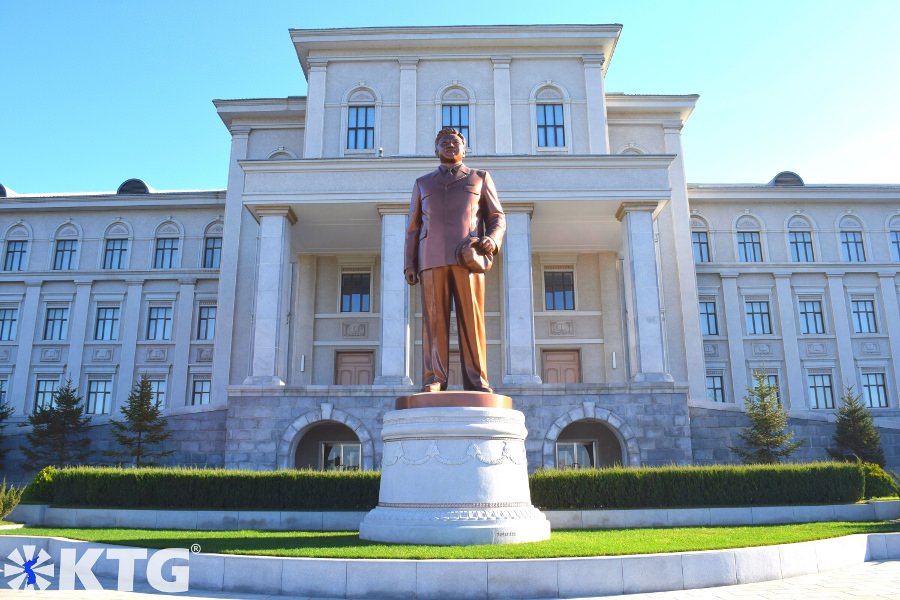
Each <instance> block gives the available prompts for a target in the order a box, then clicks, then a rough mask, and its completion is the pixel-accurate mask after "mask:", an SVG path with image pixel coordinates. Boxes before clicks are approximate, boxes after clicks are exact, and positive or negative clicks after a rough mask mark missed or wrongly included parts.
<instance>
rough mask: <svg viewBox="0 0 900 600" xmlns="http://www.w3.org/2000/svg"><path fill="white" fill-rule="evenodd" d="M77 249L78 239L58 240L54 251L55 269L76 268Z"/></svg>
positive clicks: (68, 269) (66, 269)
mask: <svg viewBox="0 0 900 600" xmlns="http://www.w3.org/2000/svg"><path fill="white" fill-rule="evenodd" d="M77 249H78V241H77V240H56V250H55V251H54V253H53V270H54V271H71V270H72V269H74V268H75V251H76V250H77Z"/></svg>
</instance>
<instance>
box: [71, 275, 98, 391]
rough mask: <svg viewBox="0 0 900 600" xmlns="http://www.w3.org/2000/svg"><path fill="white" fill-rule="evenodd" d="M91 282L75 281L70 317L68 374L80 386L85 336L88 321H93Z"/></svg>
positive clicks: (74, 383) (73, 382) (75, 384)
mask: <svg viewBox="0 0 900 600" xmlns="http://www.w3.org/2000/svg"><path fill="white" fill-rule="evenodd" d="M90 299H91V282H90V281H76V282H75V301H74V302H72V310H71V312H70V315H71V318H70V319H69V324H70V325H71V327H69V357H68V360H69V364H68V373H67V374H68V376H69V377H70V378H71V379H72V384H73V385H74V386H75V387H78V384H79V382H80V381H81V364H82V361H83V360H84V356H83V355H84V337H85V335H86V334H87V327H88V323H91V322H92V319H90V315H88V310H89V309H90Z"/></svg>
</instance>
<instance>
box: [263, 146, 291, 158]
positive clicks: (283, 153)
mask: <svg viewBox="0 0 900 600" xmlns="http://www.w3.org/2000/svg"><path fill="white" fill-rule="evenodd" d="M266 158H267V159H268V160H292V159H295V158H297V155H296V154H294V152H292V151H291V150H288V149H287V148H285V147H284V146H279V147H277V148H275V149H274V150H272V151H271V152H270V153H269V155H268V156H267V157H266Z"/></svg>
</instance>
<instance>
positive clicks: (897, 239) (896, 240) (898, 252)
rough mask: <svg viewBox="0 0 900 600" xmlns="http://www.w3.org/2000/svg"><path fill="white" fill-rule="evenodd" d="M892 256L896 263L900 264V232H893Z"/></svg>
mask: <svg viewBox="0 0 900 600" xmlns="http://www.w3.org/2000/svg"><path fill="white" fill-rule="evenodd" d="M891 254H892V255H893V257H894V262H900V231H892V232H891Z"/></svg>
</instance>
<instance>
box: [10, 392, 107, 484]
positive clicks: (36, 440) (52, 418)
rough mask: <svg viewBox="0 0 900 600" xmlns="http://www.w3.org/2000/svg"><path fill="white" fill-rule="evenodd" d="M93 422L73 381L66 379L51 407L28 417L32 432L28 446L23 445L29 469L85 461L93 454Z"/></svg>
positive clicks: (54, 396) (38, 410)
mask: <svg viewBox="0 0 900 600" xmlns="http://www.w3.org/2000/svg"><path fill="white" fill-rule="evenodd" d="M90 422H91V418H90V417H86V416H85V415H84V404H82V398H81V396H79V395H78V390H77V389H76V388H75V387H74V386H73V385H72V380H71V379H69V380H67V381H66V382H65V383H64V384H63V385H62V386H61V387H60V388H59V389H58V390H56V392H55V393H54V394H53V400H52V401H51V403H50V406H39V407H37V408H36V409H35V411H34V412H33V413H32V414H30V415H28V424H29V425H31V433H29V434H28V435H27V439H28V445H27V446H21V449H22V453H23V454H24V455H25V466H26V468H29V469H41V468H43V467H46V466H48V465H54V466H60V467H61V466H64V465H68V464H78V463H83V462H85V461H86V460H87V457H88V455H89V454H90V446H91V439H90V438H89V437H88V425H89V424H90Z"/></svg>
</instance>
